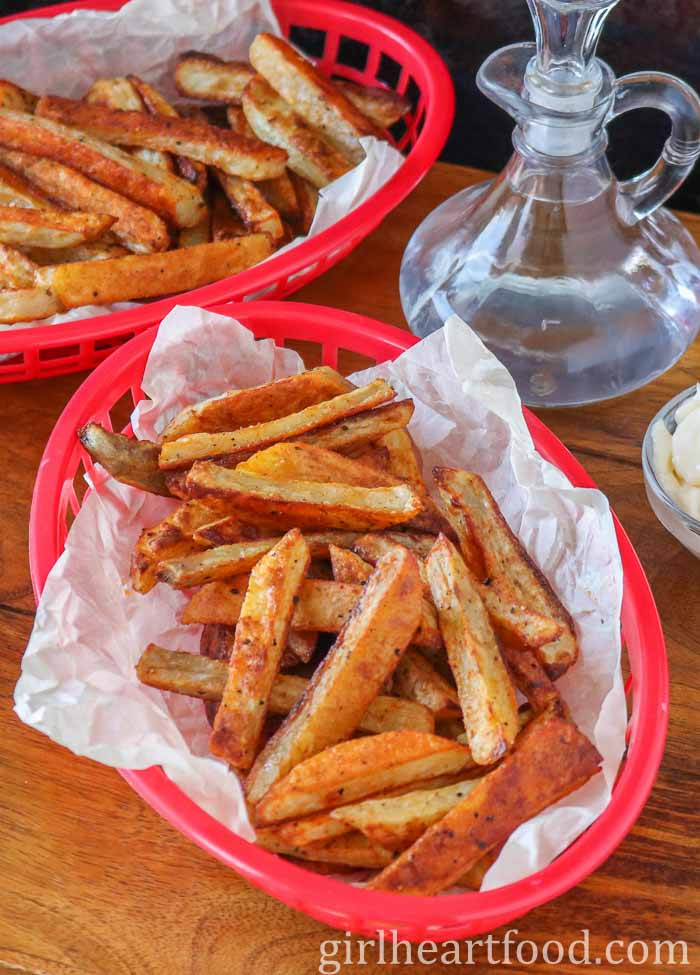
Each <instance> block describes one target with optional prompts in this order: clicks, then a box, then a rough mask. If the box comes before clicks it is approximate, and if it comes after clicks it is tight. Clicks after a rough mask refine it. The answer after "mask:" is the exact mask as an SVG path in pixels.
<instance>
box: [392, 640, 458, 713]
mask: <svg viewBox="0 0 700 975" xmlns="http://www.w3.org/2000/svg"><path fill="white" fill-rule="evenodd" d="M393 691H394V694H397V695H398V696H399V697H403V698H406V700H408V701H417V702H418V703H419V704H422V705H423V706H424V707H427V708H429V709H430V710H431V711H432V712H433V714H434V715H435V717H436V718H438V717H439V718H449V717H454V716H455V715H459V714H460V707H459V696H458V694H457V691H456V690H455V688H454V687H452V685H451V684H448V682H447V681H446V680H445V678H444V677H442V676H441V675H440V674H439V673H438V672H437V671H436V670H435V668H434V667H432V666H431V664H430V663H429V662H428V661H427V660H426V659H425V657H424V656H423V655H422V654H421V653H419V652H418V651H417V650H413V649H412V648H411V647H409V648H408V650H407V651H406V653H405V654H404V655H403V657H402V658H401V660H400V661H399V665H398V667H397V668H396V670H395V671H394V683H393Z"/></svg>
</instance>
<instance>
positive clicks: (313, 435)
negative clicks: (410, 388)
mask: <svg viewBox="0 0 700 975" xmlns="http://www.w3.org/2000/svg"><path fill="white" fill-rule="evenodd" d="M413 410H414V405H413V400H410V399H404V400H400V401H399V402H398V403H389V404H388V405H386V406H380V407H379V408H378V409H376V410H375V409H373V410H368V411H367V412H366V413H360V414H359V415H358V416H353V417H348V418H343V419H342V420H338V421H337V422H335V423H330V424H328V425H327V426H324V427H322V428H321V429H317V430H309V431H306V432H305V433H302V434H300V435H299V436H297V437H295V438H294V439H295V440H303V441H304V443H310V444H315V445H316V446H317V447H326V448H327V449H328V450H337V451H338V452H339V453H341V454H348V453H350V452H351V451H352V450H354V449H356V448H357V447H361V446H364V445H365V444H368V443H372V442H373V441H375V440H377V439H379V437H381V436H382V435H383V434H385V433H387V432H388V431H389V430H395V429H397V428H398V427H405V426H406V424H407V423H408V421H409V420H410V419H411V417H412V416H413Z"/></svg>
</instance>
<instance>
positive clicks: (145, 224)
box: [0, 150, 170, 254]
mask: <svg viewBox="0 0 700 975" xmlns="http://www.w3.org/2000/svg"><path fill="white" fill-rule="evenodd" d="M0 158H1V159H3V161H4V162H6V163H7V164H8V165H10V166H11V167H12V168H13V169H16V170H17V171H18V172H21V173H23V174H24V175H25V176H26V177H27V178H28V179H29V180H31V182H32V183H33V184H34V185H35V186H37V187H38V188H39V189H40V190H41V191H42V192H43V193H46V194H48V196H50V197H51V198H52V199H54V200H56V201H57V202H58V203H61V204H62V205H63V206H65V207H67V208H68V209H69V210H83V211H84V212H87V213H98V214H107V215H108V216H111V217H114V223H113V224H112V226H111V228H110V229H111V231H112V233H113V234H114V235H115V237H117V239H118V240H120V241H121V242H122V243H123V244H124V245H125V246H126V247H128V248H129V250H132V251H134V252H136V253H138V254H151V253H153V252H154V251H164V250H167V248H168V247H169V246H170V234H169V233H168V228H167V227H166V225H165V223H164V221H163V220H162V219H161V218H160V217H159V216H158V215H157V214H156V213H154V212H153V211H152V210H147V209H146V208H145V207H142V206H140V205H139V204H138V203H134V202H133V200H129V199H127V198H126V197H125V196H122V195H121V194H120V193H115V192H114V190H110V189H107V187H106V186H100V184H99V183H95V182H94V180H91V179H88V178H87V176H84V175H83V174H82V173H80V172H78V170H77V169H71V168H70V167H69V166H63V165H62V164H61V163H57V162H54V161H53V160H51V159H37V158H36V157H35V156H30V155H29V153H25V152H13V151H12V150H5V151H4V152H2V151H0Z"/></svg>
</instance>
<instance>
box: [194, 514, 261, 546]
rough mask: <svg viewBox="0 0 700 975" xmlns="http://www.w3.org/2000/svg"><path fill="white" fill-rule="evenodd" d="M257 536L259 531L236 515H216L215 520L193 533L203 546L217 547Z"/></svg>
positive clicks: (197, 541)
mask: <svg viewBox="0 0 700 975" xmlns="http://www.w3.org/2000/svg"><path fill="white" fill-rule="evenodd" d="M257 537H258V532H257V531H256V530H255V529H254V528H252V526H250V525H244V524H242V523H241V522H240V521H239V519H238V518H236V516H235V515H226V517H225V518H219V517H218V516H216V520H215V521H210V522H208V523H207V524H206V525H202V526H201V527H200V528H198V529H197V530H196V531H195V532H194V533H193V535H192V538H193V539H194V541H195V542H196V543H197V544H198V545H201V547H202V548H217V547H218V546H220V545H232V544H233V543H234V542H240V541H244V540H245V539H253V538H257Z"/></svg>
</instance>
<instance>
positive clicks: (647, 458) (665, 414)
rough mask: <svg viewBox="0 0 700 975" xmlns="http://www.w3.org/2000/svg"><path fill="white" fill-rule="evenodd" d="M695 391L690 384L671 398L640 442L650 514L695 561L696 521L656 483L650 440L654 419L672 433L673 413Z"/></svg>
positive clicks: (699, 546)
mask: <svg viewBox="0 0 700 975" xmlns="http://www.w3.org/2000/svg"><path fill="white" fill-rule="evenodd" d="M696 389H697V385H695V384H694V385H693V386H691V387H690V388H689V389H684V390H683V392H682V393H679V394H678V395H677V396H674V397H673V399H672V400H669V401H668V403H666V405H665V406H664V407H662V409H660V410H659V412H658V413H657V414H656V416H655V417H654V419H653V420H652V421H651V423H650V424H649V426H648V427H647V432H646V433H645V434H644V443H643V444H642V469H643V471H644V484H645V486H646V491H647V498H648V499H649V504H650V505H651V507H652V510H653V511H654V514H655V515H656V517H657V518H658V519H659V521H660V522H661V524H662V525H663V526H664V528H666V529H667V530H668V531H669V532H670V533H671V534H672V535H673V537H674V538H677V539H678V541H679V542H680V543H681V545H683V546H684V547H685V548H687V549H688V551H689V552H692V554H693V555H694V556H695V557H696V558H700V521H698V519H697V518H693V517H692V515H689V514H688V513H687V512H686V511H683V509H682V508H679V507H678V505H677V504H676V502H675V501H674V500H673V499H672V498H671V497H669V495H668V494H667V493H666V491H664V489H663V487H662V486H661V484H660V483H659V481H658V479H657V477H656V473H655V471H654V441H653V437H652V430H653V428H654V424H655V423H656V422H657V421H658V420H660V421H661V422H662V423H663V424H664V425H665V427H666V429H667V430H668V431H669V433H673V432H674V431H675V429H676V421H675V416H676V410H677V409H678V407H679V406H680V405H681V403H684V402H685V401H686V400H687V399H690V398H691V397H692V396H694V395H695V391H696Z"/></svg>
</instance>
